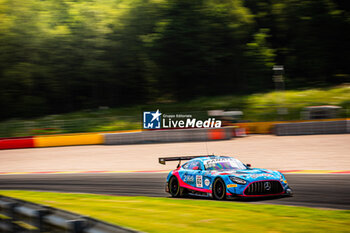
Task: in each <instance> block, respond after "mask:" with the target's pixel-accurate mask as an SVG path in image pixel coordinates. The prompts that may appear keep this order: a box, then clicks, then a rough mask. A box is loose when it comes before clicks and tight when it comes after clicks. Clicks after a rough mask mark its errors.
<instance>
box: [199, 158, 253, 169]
mask: <svg viewBox="0 0 350 233" xmlns="http://www.w3.org/2000/svg"><path fill="white" fill-rule="evenodd" d="M204 167H205V169H206V170H219V171H222V170H239V169H246V167H245V166H244V164H243V163H242V162H241V161H239V160H237V159H234V158H218V159H210V160H207V161H205V162H204Z"/></svg>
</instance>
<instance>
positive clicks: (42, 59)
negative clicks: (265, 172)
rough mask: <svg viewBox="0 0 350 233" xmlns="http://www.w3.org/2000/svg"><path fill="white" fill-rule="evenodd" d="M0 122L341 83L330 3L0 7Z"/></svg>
mask: <svg viewBox="0 0 350 233" xmlns="http://www.w3.org/2000/svg"><path fill="white" fill-rule="evenodd" d="M0 19H1V20H0V109H1V111H0V119H5V118H11V117H32V116H38V115H43V114H52V113H61V112H69V111H75V110H79V109H85V108H95V107H98V106H111V107H114V106H125V105H131V104H143V103H155V102H157V101H161V100H169V99H170V100H175V101H176V100H187V99H190V98H193V97H197V96H209V95H225V94H245V93H253V92H262V91H266V90H270V89H272V88H273V81H272V70H271V69H272V66H273V65H275V64H283V65H284V66H285V67H286V83H287V86H288V87H292V88H298V87H307V86H314V85H319V86H325V85H334V84H338V83H343V82H349V74H350V70H349V69H350V68H349V61H350V57H349V56H350V48H349V44H350V43H349V41H350V33H349V32H350V13H349V8H348V7H347V4H346V2H345V1H341V0H244V1H243V0H192V1H188V0H98V1H97V0H90V1H80V0H76V1H72V0H70V1H68V0H26V1H22V0H7V1H6V0H4V1H1V3H0Z"/></svg>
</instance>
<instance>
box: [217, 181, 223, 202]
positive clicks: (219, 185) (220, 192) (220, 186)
mask: <svg viewBox="0 0 350 233" xmlns="http://www.w3.org/2000/svg"><path fill="white" fill-rule="evenodd" d="M215 194H216V197H217V198H218V199H221V198H223V196H224V185H223V184H222V182H221V181H220V180H218V181H217V182H216V185H215Z"/></svg>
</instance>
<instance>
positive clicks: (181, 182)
mask: <svg viewBox="0 0 350 233" xmlns="http://www.w3.org/2000/svg"><path fill="white" fill-rule="evenodd" d="M173 175H174V176H176V177H177V179H178V181H179V185H180V187H183V188H187V189H191V190H194V191H198V192H203V193H212V191H211V190H209V189H202V188H196V187H193V186H191V185H189V184H186V183H185V182H184V181H183V180H182V179H181V178H180V175H179V172H178V171H177V170H175V171H174V172H173Z"/></svg>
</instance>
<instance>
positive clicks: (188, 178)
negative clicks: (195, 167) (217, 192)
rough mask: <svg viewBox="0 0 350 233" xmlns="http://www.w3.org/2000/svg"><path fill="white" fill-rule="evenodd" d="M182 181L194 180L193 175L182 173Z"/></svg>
mask: <svg viewBox="0 0 350 233" xmlns="http://www.w3.org/2000/svg"><path fill="white" fill-rule="evenodd" d="M184 182H188V183H192V182H194V178H193V176H190V175H184Z"/></svg>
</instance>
